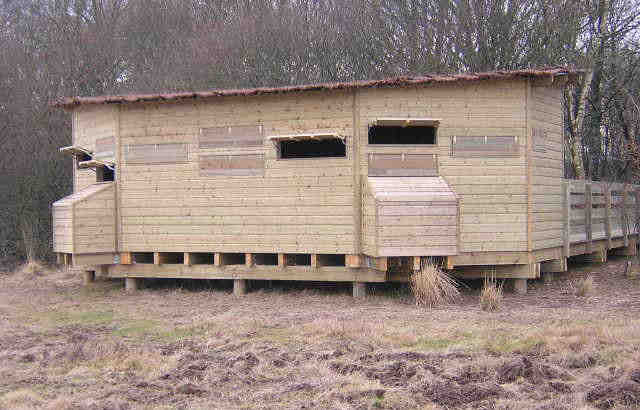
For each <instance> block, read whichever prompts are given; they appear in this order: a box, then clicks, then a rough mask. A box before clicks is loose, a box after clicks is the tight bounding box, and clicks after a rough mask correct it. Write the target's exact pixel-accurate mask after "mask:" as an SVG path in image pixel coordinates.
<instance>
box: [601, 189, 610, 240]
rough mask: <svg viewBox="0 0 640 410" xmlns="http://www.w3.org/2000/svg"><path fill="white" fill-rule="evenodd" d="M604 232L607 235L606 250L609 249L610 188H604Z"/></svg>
mask: <svg viewBox="0 0 640 410" xmlns="http://www.w3.org/2000/svg"><path fill="white" fill-rule="evenodd" d="M603 194H604V232H605V234H606V235H607V249H611V246H612V244H611V187H610V186H609V185H606V186H605V187H604V191H603Z"/></svg>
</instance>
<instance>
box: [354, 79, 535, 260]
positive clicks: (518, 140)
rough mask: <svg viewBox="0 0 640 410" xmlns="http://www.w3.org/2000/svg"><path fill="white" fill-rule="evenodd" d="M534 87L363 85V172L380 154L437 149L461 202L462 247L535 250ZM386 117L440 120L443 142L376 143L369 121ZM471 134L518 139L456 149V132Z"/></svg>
mask: <svg viewBox="0 0 640 410" xmlns="http://www.w3.org/2000/svg"><path fill="white" fill-rule="evenodd" d="M526 86H527V82H526V81H483V82H478V83H472V84H465V85H453V84H452V85H447V84H442V85H433V86H429V87H420V88H410V89H402V88H398V89H384V90H381V89H376V90H362V91H360V92H359V96H358V102H359V112H360V144H361V149H360V152H361V155H360V172H361V174H362V175H367V174H368V173H369V171H368V166H369V155H370V154H372V153H373V154H401V153H408V152H411V153H413V154H427V155H429V154H431V155H433V154H435V155H436V159H437V164H438V174H439V175H440V176H442V177H443V178H444V179H445V180H446V181H447V182H448V184H449V185H450V186H452V187H453V190H454V191H455V193H456V194H457V196H458V198H459V201H460V232H459V235H460V238H459V239H460V242H459V243H460V247H459V249H458V251H460V252H475V251H524V250H527V185H526V183H527V179H526V178H527V177H526V159H525V148H526V145H525V144H526V131H525V128H526V106H525V100H526ZM381 117H413V118H420V117H422V118H433V119H439V120H440V124H439V127H438V131H437V144H436V145H411V146H402V145H395V146H392V145H368V141H367V129H368V125H369V124H371V123H372V122H373V121H375V120H376V118H381ZM468 136H470V137H474V136H481V137H482V138H484V137H485V136H487V137H507V138H509V139H510V141H515V144H517V145H516V146H507V148H508V152H506V153H505V152H504V150H494V151H493V152H492V151H491V150H489V152H486V153H485V155H483V156H477V155H470V156H465V155H463V156H462V157H460V156H454V155H453V152H452V144H453V137H456V138H457V140H460V139H464V138H465V137H468ZM483 141H484V140H483ZM489 148H491V147H489ZM485 149H486V147H485ZM516 150H517V153H516V152H515V151H516ZM365 215H366V214H365Z"/></svg>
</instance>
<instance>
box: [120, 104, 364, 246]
mask: <svg viewBox="0 0 640 410" xmlns="http://www.w3.org/2000/svg"><path fill="white" fill-rule="evenodd" d="M352 109H353V93H351V92H340V91H338V92H335V91H334V92H330V93H329V92H310V93H305V94H301V95H281V96H277V95H273V96H258V97H225V98H220V99H215V100H209V101H201V102H195V103H173V104H136V105H123V106H122V110H121V114H120V136H121V146H122V150H123V154H124V155H123V163H122V164H121V174H120V178H121V179H120V181H119V183H118V198H119V204H120V214H119V217H120V221H121V242H120V250H121V251H138V252H145V251H148V252H151V251H154V250H156V251H157V250H162V251H165V252H171V251H176V252H183V251H185V250H189V251H192V252H198V251H202V252H211V251H216V252H267V253H270V252H290V253H305V252H309V253H311V252H317V253H346V254H348V253H355V242H356V241H355V235H356V233H357V229H356V226H355V221H356V217H355V215H354V203H356V198H355V197H354V195H355V192H356V190H355V189H354V175H353V159H352V158H353V157H352V155H353V154H352V153H353V147H352V142H353V139H352V135H353V112H352ZM303 133H335V134H338V135H341V136H344V137H346V144H347V150H346V151H347V155H346V157H344V158H308V159H278V158H277V146H276V144H277V142H275V141H272V140H269V139H268V138H266V137H268V136H276V135H293V134H303ZM167 144H184V145H185V146H186V157H187V160H186V161H182V160H180V159H182V158H181V157H180V155H181V154H176V156H175V157H174V158H164V161H157V162H155V161H153V162H152V163H141V162H138V161H136V160H133V161H131V160H130V159H129V160H128V159H127V155H126V154H125V150H126V149H133V150H136V149H137V148H135V147H138V146H147V148H145V149H150V148H149V147H150V146H160V145H167ZM126 147H129V148H126ZM131 147H133V148H131ZM181 152H182V151H180V153H181ZM178 157H180V158H178Z"/></svg>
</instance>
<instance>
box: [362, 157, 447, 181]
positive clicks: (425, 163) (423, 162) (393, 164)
mask: <svg viewBox="0 0 640 410" xmlns="http://www.w3.org/2000/svg"><path fill="white" fill-rule="evenodd" d="M436 175H438V170H437V161H436V156H435V154H369V176H396V177H409V176H422V177H424V176H436Z"/></svg>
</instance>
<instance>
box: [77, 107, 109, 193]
mask: <svg viewBox="0 0 640 410" xmlns="http://www.w3.org/2000/svg"><path fill="white" fill-rule="evenodd" d="M117 116H118V108H117V107H115V106H109V105H98V106H93V107H80V108H77V109H76V110H75V111H74V113H73V119H72V134H73V135H72V142H73V145H76V146H80V147H83V148H86V149H88V150H90V151H92V152H99V153H101V154H103V155H102V156H100V158H101V159H105V158H110V156H109V154H108V152H107V151H108V150H109V149H112V150H114V151H115V143H114V142H112V141H115V136H116V133H117ZM111 157H113V154H112V155H111ZM73 172H74V179H73V192H78V191H80V190H81V189H83V188H85V187H87V186H89V185H91V184H93V183H95V182H96V174H95V171H93V170H90V169H82V170H78V169H75V168H74V171H73Z"/></svg>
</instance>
